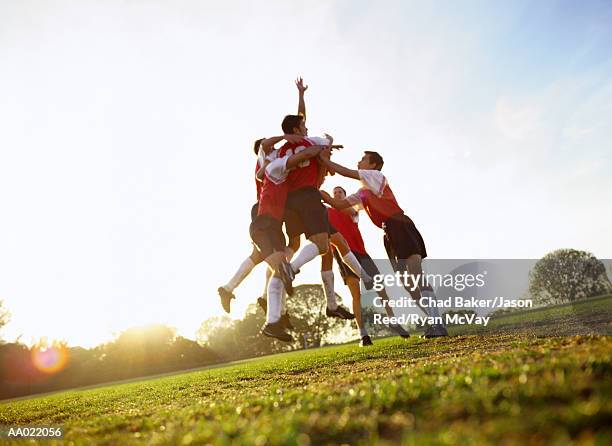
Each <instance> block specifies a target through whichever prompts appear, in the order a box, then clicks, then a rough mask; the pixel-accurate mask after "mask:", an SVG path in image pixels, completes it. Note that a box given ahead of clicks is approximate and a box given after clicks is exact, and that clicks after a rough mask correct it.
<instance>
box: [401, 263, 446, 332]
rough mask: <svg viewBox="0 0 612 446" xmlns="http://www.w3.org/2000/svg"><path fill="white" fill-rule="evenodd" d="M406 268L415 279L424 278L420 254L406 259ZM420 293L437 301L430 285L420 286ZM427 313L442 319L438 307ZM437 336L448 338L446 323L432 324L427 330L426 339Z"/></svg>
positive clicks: (428, 309) (430, 309) (428, 310)
mask: <svg viewBox="0 0 612 446" xmlns="http://www.w3.org/2000/svg"><path fill="white" fill-rule="evenodd" d="M406 266H407V269H408V272H409V274H411V275H412V276H413V277H423V266H422V258H421V256H420V255H419V254H414V255H412V256H410V257H408V259H406ZM418 288H419V291H420V293H421V295H422V296H424V297H429V301H430V302H431V301H436V295H435V293H434V291H433V288H431V287H430V286H429V285H426V286H425V287H423V288H421V287H420V286H418ZM426 310H427V311H426V313H427V315H428V316H430V317H435V318H439V319H441V318H440V312H439V310H438V307H437V306H436V305H431V303H430V305H429V306H428V307H427V309H426ZM437 336H448V331H447V330H446V327H445V326H444V323H443V322H442V321H440V322H439V323H435V324H432V325H431V326H430V327H428V329H426V330H425V337H437Z"/></svg>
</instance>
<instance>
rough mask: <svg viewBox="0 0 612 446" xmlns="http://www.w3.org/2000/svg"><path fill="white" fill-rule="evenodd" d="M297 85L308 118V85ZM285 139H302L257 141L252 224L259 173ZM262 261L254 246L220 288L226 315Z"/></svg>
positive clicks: (301, 110)
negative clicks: (240, 290)
mask: <svg viewBox="0 0 612 446" xmlns="http://www.w3.org/2000/svg"><path fill="white" fill-rule="evenodd" d="M295 85H296V87H297V90H298V115H300V116H304V117H306V102H305V101H304V93H305V92H306V90H307V89H308V85H304V80H303V79H302V78H301V77H300V78H297V79H296V80H295ZM283 139H285V140H286V141H288V142H294V143H295V142H298V141H299V140H300V138H297V139H296V136H293V139H291V136H290V135H283V136H282V137H281V136H277V137H273V138H268V139H264V138H261V139H258V140H257V141H255V144H254V147H253V150H254V152H255V155H258V159H257V164H256V165H255V188H256V191H257V201H256V202H255V204H254V205H253V207H252V208H251V222H252V221H253V220H254V219H255V217H256V216H257V209H258V205H259V195H260V193H261V188H262V185H263V178H257V172H259V171H260V169H261V168H262V167H263V163H264V161H265V158H266V157H268V156H270V155H271V153H272V152H273V151H274V150H275V149H274V145H275V144H277V143H279V142H280V141H282V140H283ZM261 150H263V155H262V153H261ZM291 245H293V246H294V247H295V240H290V246H291ZM297 246H299V238H298V240H297ZM295 250H297V248H295V249H294V250H293V252H295ZM262 261H263V258H262V257H261V255H260V254H259V250H258V249H257V248H256V247H255V246H254V247H253V250H252V252H251V255H249V256H248V257H247V258H246V259H244V260H243V261H242V263H241V264H240V266H239V267H238V269H237V270H236V272H235V273H234V275H233V276H232V278H231V279H230V280H229V281H228V282H227V283H226V284H225V285H223V286H220V287H219V288H218V289H217V292H218V293H219V297H220V298H221V306H222V307H223V310H225V312H226V313H229V312H230V310H231V301H232V299H235V298H236V296H235V295H234V290H235V289H236V288H237V287H238V285H240V284H241V283H242V281H243V280H244V279H245V278H246V277H247V276H248V275H249V274H250V273H251V271H252V270H253V268H255V266H257V265H258V264H259V263H261V262H262ZM270 274H271V273H270V270H266V283H265V286H264V293H263V298H264V300H265V299H266V295H267V287H268V281H269V280H270Z"/></svg>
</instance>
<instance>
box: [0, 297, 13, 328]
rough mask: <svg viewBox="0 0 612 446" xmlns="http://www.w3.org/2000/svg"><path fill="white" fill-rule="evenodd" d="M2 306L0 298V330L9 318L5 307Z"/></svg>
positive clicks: (9, 315)
mask: <svg viewBox="0 0 612 446" xmlns="http://www.w3.org/2000/svg"><path fill="white" fill-rule="evenodd" d="M3 307H4V302H3V301H1V300H0V330H2V327H4V326H5V325H6V324H8V322H9V320H10V319H11V314H10V313H9V312H8V310H7V309H6V308H3Z"/></svg>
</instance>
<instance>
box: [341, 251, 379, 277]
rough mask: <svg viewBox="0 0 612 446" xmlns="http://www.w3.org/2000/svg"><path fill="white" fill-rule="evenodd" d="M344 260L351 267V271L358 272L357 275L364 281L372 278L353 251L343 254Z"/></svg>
mask: <svg viewBox="0 0 612 446" xmlns="http://www.w3.org/2000/svg"><path fill="white" fill-rule="evenodd" d="M342 261H343V262H344V263H345V264H346V266H348V267H349V268H350V269H351V271H353V272H354V273H355V274H357V277H359V278H360V279H362V280H364V281H368V280H372V278H371V277H370V276H369V275H368V273H366V272H365V271H364V270H363V268H362V267H361V263H359V260H357V257H355V254H353V253H352V252H351V251H349V252H347V253H346V255H343V256H342Z"/></svg>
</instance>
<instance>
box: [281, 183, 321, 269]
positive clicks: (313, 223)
mask: <svg viewBox="0 0 612 446" xmlns="http://www.w3.org/2000/svg"><path fill="white" fill-rule="evenodd" d="M286 208H287V209H291V210H292V211H293V212H294V213H295V215H296V216H297V218H298V219H299V221H300V223H301V226H302V229H303V231H304V235H305V236H306V238H307V239H308V243H306V245H305V246H304V247H303V248H302V249H301V250H300V252H299V253H298V254H297V255H296V256H295V258H294V259H293V261H292V262H291V267H292V270H293V271H294V272H295V273H297V272H298V271H299V270H300V268H301V267H302V266H304V265H305V264H306V263H308V262H310V261H312V260H314V259H315V258H316V257H318V256H320V255H324V254H325V253H326V252H327V251H328V249H329V236H328V231H329V223H328V220H327V211H326V210H325V207H324V206H323V204H321V194H320V192H319V191H318V190H317V189H315V188H311V189H310V188H309V189H302V190H299V191H295V192H292V193H291V194H289V195H288V196H287V204H286Z"/></svg>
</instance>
